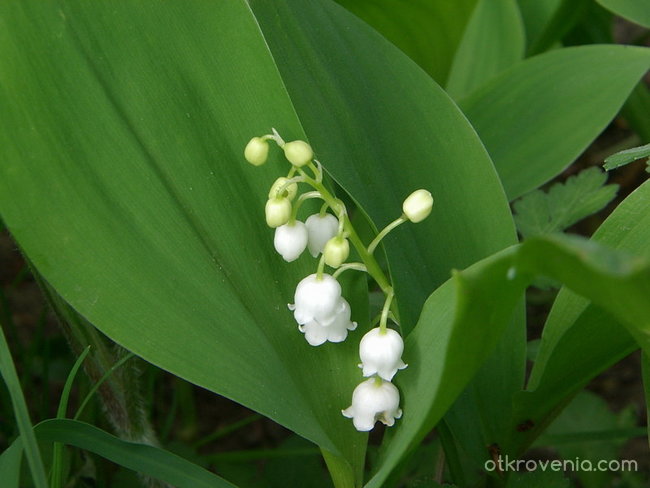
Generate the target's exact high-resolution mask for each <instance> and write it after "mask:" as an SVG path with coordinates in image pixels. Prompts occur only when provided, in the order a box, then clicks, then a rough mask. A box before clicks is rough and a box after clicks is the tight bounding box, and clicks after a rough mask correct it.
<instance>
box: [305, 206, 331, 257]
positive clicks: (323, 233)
mask: <svg viewBox="0 0 650 488" xmlns="http://www.w3.org/2000/svg"><path fill="white" fill-rule="evenodd" d="M305 225H306V226H307V233H308V235H309V240H308V241H307V247H309V252H310V253H311V255H312V256H314V257H316V256H318V255H319V254H320V253H322V252H323V249H324V248H325V244H327V241H329V240H330V239H331V238H332V237H334V236H335V235H336V234H338V232H339V221H338V219H337V218H336V217H334V216H333V215H332V214H328V213H326V214H325V215H323V216H321V215H320V214H314V215H310V216H309V217H308V218H307V220H305Z"/></svg>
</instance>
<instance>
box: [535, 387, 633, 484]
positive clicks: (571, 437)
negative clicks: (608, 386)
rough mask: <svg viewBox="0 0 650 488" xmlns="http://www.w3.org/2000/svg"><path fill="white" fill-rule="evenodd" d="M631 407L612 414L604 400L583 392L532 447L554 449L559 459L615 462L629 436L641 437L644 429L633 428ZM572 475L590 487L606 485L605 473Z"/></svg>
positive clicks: (576, 473) (607, 479)
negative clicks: (610, 460) (613, 460)
mask: <svg viewBox="0 0 650 488" xmlns="http://www.w3.org/2000/svg"><path fill="white" fill-rule="evenodd" d="M633 410H634V408H633V407H632V408H627V409H625V410H623V411H621V412H619V413H616V414H615V413H614V412H612V411H611V410H610V409H609V408H608V406H607V404H606V403H605V401H604V400H603V399H601V398H600V397H598V396H597V395H595V394H594V393H590V392H587V391H584V392H580V393H579V394H578V395H576V397H575V398H574V399H573V400H572V401H571V403H569V405H568V406H567V407H566V408H565V409H564V411H563V412H562V414H560V415H559V416H558V418H557V419H555V420H554V421H553V423H551V424H550V425H549V427H548V428H547V430H546V431H545V433H544V435H542V436H541V437H540V438H539V439H538V441H537V442H536V445H538V446H549V447H553V448H555V450H556V451H557V453H558V454H559V455H560V457H561V458H562V459H567V460H575V459H580V460H586V461H589V462H591V463H593V464H594V465H595V464H596V463H597V462H598V461H599V460H603V459H604V460H609V459H618V455H619V450H620V448H621V447H622V446H623V444H624V443H625V441H627V440H628V439H630V438H631V437H635V436H638V435H644V433H645V429H643V428H636V429H635V428H634V425H635V422H636V418H635V414H634V411H633ZM575 475H576V476H577V477H578V479H579V480H580V481H581V482H582V484H583V485H584V486H589V487H590V488H591V487H593V488H597V487H606V486H608V481H609V473H608V472H606V471H596V470H594V471H587V470H577V471H576V472H575Z"/></svg>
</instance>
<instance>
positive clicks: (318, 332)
mask: <svg viewBox="0 0 650 488" xmlns="http://www.w3.org/2000/svg"><path fill="white" fill-rule="evenodd" d="M356 328H357V323H356V322H351V321H350V304H349V303H348V302H347V301H346V300H345V298H341V301H340V305H339V308H338V311H337V312H336V317H335V318H334V321H333V322H332V323H331V324H329V325H321V324H320V322H318V321H316V320H312V321H311V322H307V323H306V324H304V325H299V326H298V329H299V330H300V332H303V333H304V334H305V339H307V342H308V343H309V344H310V345H312V346H320V345H321V344H323V343H324V342H325V341H329V342H343V341H344V340H345V338H346V337H347V336H348V330H354V329H356Z"/></svg>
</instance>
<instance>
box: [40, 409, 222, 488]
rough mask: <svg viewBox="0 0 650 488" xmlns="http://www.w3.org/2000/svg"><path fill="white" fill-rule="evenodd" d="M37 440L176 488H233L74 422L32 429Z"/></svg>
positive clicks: (179, 461) (172, 458) (170, 457)
mask: <svg viewBox="0 0 650 488" xmlns="http://www.w3.org/2000/svg"><path fill="white" fill-rule="evenodd" d="M34 432H35V433H36V435H37V436H38V438H39V440H43V441H50V442H60V443H63V444H68V445H71V446H76V447H79V448H81V449H85V450H87V451H90V452H94V453H96V454H99V455H100V456H102V457H104V458H106V459H108V460H110V461H113V462H115V463H117V464H120V465H121V466H124V467H126V468H129V469H133V470H135V471H138V472H139V473H142V474H146V475H149V476H152V477H153V478H156V479H159V480H162V481H165V482H167V483H169V484H171V485H173V486H177V487H179V488H233V487H234V485H232V484H230V483H228V482H227V481H225V480H224V479H222V478H220V477H218V476H216V475H215V474H212V473H211V472H209V471H208V470H206V469H204V468H201V467H200V466H197V465H195V464H193V463H190V462H189V461H186V460H185V459H183V458H181V457H179V456H176V455H175V454H172V453H170V452H167V451H165V450H163V449H160V448H157V447H153V446H149V445H146V444H138V443H133V442H127V441H123V440H120V439H118V438H117V437H115V436H112V435H110V434H109V433H107V432H104V431H103V430H101V429H98V428H97V427H93V426H92V425H89V424H86V423H84V422H79V421H76V420H66V419H53V420H46V421H44V422H41V423H40V424H38V425H37V426H35V427H34Z"/></svg>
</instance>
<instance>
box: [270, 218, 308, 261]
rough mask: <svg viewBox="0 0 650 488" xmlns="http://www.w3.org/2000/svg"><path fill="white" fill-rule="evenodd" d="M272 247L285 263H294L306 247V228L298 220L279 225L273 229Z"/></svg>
mask: <svg viewBox="0 0 650 488" xmlns="http://www.w3.org/2000/svg"><path fill="white" fill-rule="evenodd" d="M273 245H274V246H275V250H276V251H278V253H280V255H281V256H282V257H283V258H284V260H285V261H287V262H289V263H290V262H291V261H295V260H296V259H298V258H299V257H300V255H301V254H302V252H303V251H304V250H305V248H306V247H307V227H306V226H305V224H303V223H302V222H300V221H299V220H296V221H295V222H292V223H287V224H284V225H281V226H280V227H278V228H277V229H275V237H274V238H273Z"/></svg>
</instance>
